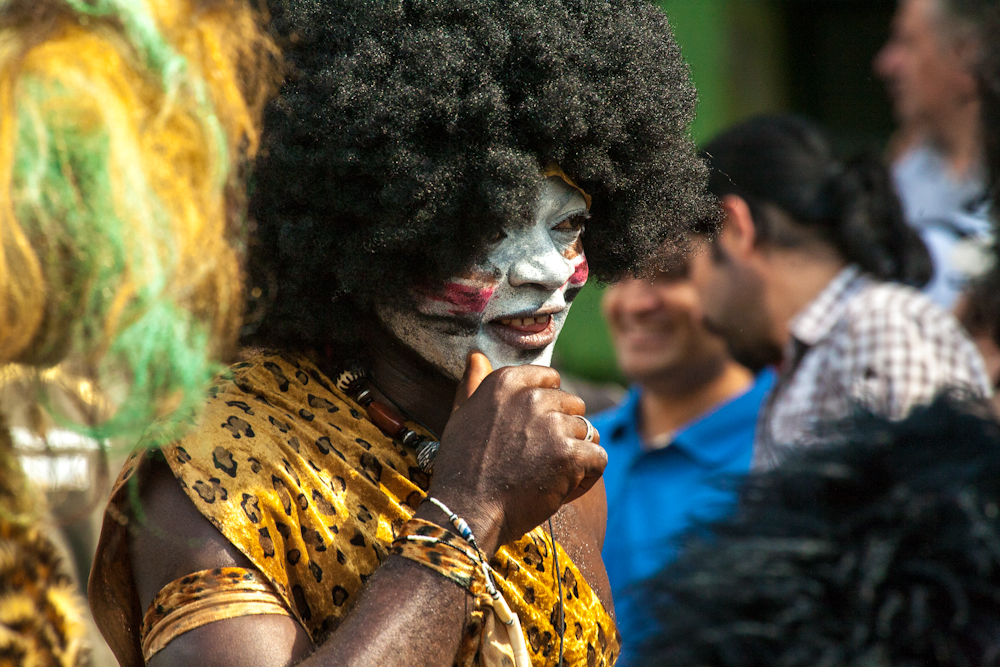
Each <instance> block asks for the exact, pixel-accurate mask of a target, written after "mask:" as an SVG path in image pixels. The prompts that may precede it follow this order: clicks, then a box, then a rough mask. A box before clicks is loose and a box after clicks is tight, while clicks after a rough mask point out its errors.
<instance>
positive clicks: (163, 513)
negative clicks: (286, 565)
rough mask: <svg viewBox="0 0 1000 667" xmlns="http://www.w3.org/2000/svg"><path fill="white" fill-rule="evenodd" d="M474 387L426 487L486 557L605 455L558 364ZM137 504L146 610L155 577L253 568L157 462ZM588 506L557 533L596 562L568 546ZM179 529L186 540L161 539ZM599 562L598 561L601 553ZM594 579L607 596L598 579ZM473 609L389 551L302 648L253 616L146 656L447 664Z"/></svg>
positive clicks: (158, 581) (279, 626) (284, 624)
mask: <svg viewBox="0 0 1000 667" xmlns="http://www.w3.org/2000/svg"><path fill="white" fill-rule="evenodd" d="M467 375H468V374H467ZM466 380H467V381H470V380H469V378H468V377H467V378H466ZM473 381H474V380H473ZM483 385H484V386H483V390H482V391H476V392H475V393H473V391H471V390H469V389H472V388H474V387H471V388H467V389H466V391H465V395H469V394H471V395H472V397H471V398H470V399H468V401H466V402H465V405H463V406H462V407H461V408H460V409H458V410H457V411H456V412H455V414H454V415H453V417H452V419H450V420H449V422H448V427H447V428H446V429H445V433H444V435H443V436H442V448H441V454H440V455H439V458H438V460H437V462H436V464H435V465H436V471H435V477H434V481H433V482H432V487H431V493H432V495H434V496H435V497H437V498H439V499H441V500H443V501H444V502H445V503H446V504H448V505H449V506H450V507H451V508H452V509H453V510H454V511H455V512H456V513H458V514H459V515H460V516H462V517H464V518H465V519H466V520H467V521H468V522H469V524H470V525H471V526H472V528H473V531H474V532H475V533H476V535H477V538H478V540H479V543H480V546H481V547H482V548H483V550H484V551H486V552H487V554H492V553H493V552H494V551H495V550H496V549H497V547H498V546H499V545H500V544H502V543H506V542H508V541H510V540H513V539H516V538H517V537H519V536H520V535H522V534H524V533H525V532H527V531H528V530H530V529H531V528H533V527H534V526H537V525H539V524H542V523H544V522H545V521H546V520H547V518H548V517H549V516H551V515H552V514H554V513H555V512H556V511H557V510H558V509H559V508H560V507H561V506H562V505H563V504H564V503H565V502H566V501H568V500H569V501H573V500H576V499H577V498H580V497H581V496H582V495H583V494H585V493H586V492H587V491H588V490H590V489H591V488H592V487H593V486H594V484H595V483H596V482H597V480H598V479H599V476H600V473H601V472H602V471H603V468H604V464H605V462H606V455H605V454H604V451H603V450H602V449H600V448H599V447H597V446H596V445H593V444H591V443H585V442H583V441H582V436H583V433H584V432H585V427H584V426H583V422H582V421H581V420H579V419H576V418H574V417H571V416H570V415H573V414H582V412H583V405H582V401H580V400H579V399H578V398H576V397H573V396H570V395H569V394H565V393H564V392H560V391H557V389H556V388H557V387H558V385H559V379H558V374H557V373H556V372H555V371H552V370H551V369H545V368H539V367H520V368H506V369H501V370H500V371H498V372H497V373H493V374H491V375H490V376H489V377H488V378H487V380H486V381H485V382H484V383H483ZM459 394H460V395H462V392H461V391H460V392H459ZM601 491H602V489H601ZM601 495H602V496H603V493H602V494H601ZM143 499H144V505H145V508H146V511H147V514H148V523H147V524H146V525H147V526H155V527H157V528H156V529H147V530H141V531H139V532H138V534H137V535H136V536H134V538H133V541H132V565H133V572H134V574H135V578H136V581H137V585H138V587H139V597H140V603H141V604H142V605H143V606H144V607H145V606H148V604H149V603H150V601H151V600H152V598H153V596H154V595H155V593H156V592H157V591H158V590H159V589H160V588H161V587H162V586H164V585H166V584H167V583H169V582H170V581H173V580H174V579H177V578H179V577H182V576H184V575H186V574H189V573H191V572H194V571H198V570H202V569H209V568H214V567H225V566H243V567H246V566H248V565H249V564H248V563H247V562H246V560H245V558H244V557H243V556H242V555H241V554H239V553H238V552H237V551H236V549H235V548H234V547H233V546H232V545H231V544H229V542H228V541H227V540H226V539H225V538H224V537H223V536H222V535H221V533H219V532H218V531H217V530H216V529H215V528H214V527H213V526H212V525H211V524H209V523H208V521H207V520H205V519H204V518H203V517H202V516H201V515H200V514H198V513H197V510H196V509H195V508H194V506H193V504H192V503H191V502H190V501H189V500H188V499H187V498H186V496H184V493H183V491H182V490H181V489H180V488H179V486H178V485H177V483H176V481H175V480H174V479H173V478H172V475H171V474H170V472H169V471H168V470H166V469H165V467H161V469H160V470H157V471H156V472H155V473H154V475H153V476H152V478H151V479H150V480H149V483H148V484H147V485H146V487H145V489H144V493H143ZM591 505H593V506H602V505H603V499H600V500H599V501H597V502H596V504H595V503H593V501H590V500H589V499H588V501H586V502H583V503H582V504H581V508H582V509H581V512H582V514H581V515H577V516H575V517H574V516H570V517H569V518H568V519H567V522H566V523H565V525H562V523H561V528H558V529H557V537H558V538H559V539H560V541H566V542H567V543H568V544H570V545H571V546H572V547H573V551H580V554H579V556H580V557H581V558H582V559H583V561H584V562H586V563H593V556H594V554H593V549H590V552H591V553H589V554H587V553H584V551H585V550H579V549H576V545H577V544H578V543H579V544H587V543H590V544H592V543H593V538H594V535H593V531H592V530H588V531H587V532H586V533H585V534H580V531H581V530H583V529H582V528H580V526H581V525H584V524H588V523H590V521H588V520H582V519H581V516H589V515H590V514H591V513H592V512H593V510H592V509H589V510H588V509H586V508H587V507H590V506H591ZM417 516H418V517H420V518H424V519H426V520H428V521H432V522H434V523H438V524H439V525H443V526H448V525H449V523H448V520H447V517H445V516H444V515H443V514H442V513H441V512H440V510H438V509H437V508H435V507H434V506H433V505H431V504H426V503H425V504H424V505H423V506H422V507H421V508H420V510H419V511H418V512H417ZM563 532H565V533H566V534H563ZM178 535H183V536H184V540H182V541H181V540H178V539H177V538H176V537H174V538H171V537H169V536H178ZM598 551H599V548H598ZM570 555H571V557H572V558H574V560H575V559H576V558H577V557H578V555H577V554H574V553H572V552H571V554H570ZM588 556H589V558H588ZM596 558H597V562H598V563H599V558H600V554H599V553H597V554H596ZM584 567H586V569H587V570H589V569H592V568H591V567H587V566H584ZM601 571H603V568H601ZM585 574H587V572H586V570H585ZM600 582H603V584H604V585H603V586H602V585H601V583H600ZM595 583H596V584H597V585H596V586H595V588H597V589H598V590H599V591H601V589H602V588H603V589H604V592H605V593H606V588H607V587H606V577H602V578H600V579H599V580H598V581H597V582H595ZM602 599H603V600H605V604H606V605H607V606H608V607H609V608H610V600H609V599H608V598H607V597H605V595H602ZM470 609H471V598H470V597H469V596H468V595H467V593H466V592H465V591H464V590H462V589H461V588H459V587H458V586H457V585H455V584H454V583H452V582H451V581H449V580H447V579H445V578H444V577H441V576H440V575H438V574H436V573H434V572H433V571H431V570H429V569H427V568H425V567H422V566H420V565H419V564H416V563H413V562H411V561H408V560H406V559H403V558H399V557H390V558H389V559H388V560H387V561H386V562H385V564H384V565H383V566H382V567H381V568H379V570H378V572H377V573H376V574H375V575H374V576H373V577H372V579H371V580H370V581H369V582H368V583H367V585H366V586H365V589H364V592H363V594H362V595H361V596H360V598H359V600H358V603H357V606H356V607H355V608H354V609H353V610H352V611H351V613H350V614H349V615H348V617H347V618H346V620H345V621H344V623H343V624H342V625H341V626H340V627H339V628H338V629H337V630H336V631H334V632H333V633H332V634H331V635H330V637H329V638H327V639H326V641H325V642H324V643H323V644H322V645H321V646H320V647H319V648H318V649H317V650H316V651H315V652H314V653H312V654H311V655H309V654H308V652H309V649H310V645H311V644H310V642H309V639H308V637H307V635H306V633H305V631H304V630H303V629H302V628H301V627H299V626H298V624H297V623H296V622H295V621H293V620H292V619H291V618H288V617H281V616H252V617H246V618H240V619H231V620H225V621H217V622H215V623H212V624H209V625H206V626H203V627H202V628H199V629H198V630H195V631H192V632H188V633H186V634H184V635H181V636H180V637H178V638H177V639H175V640H174V641H172V642H171V643H170V644H169V645H168V647H167V648H166V649H164V650H163V651H161V652H160V653H158V654H157V655H156V656H154V657H153V659H152V660H151V661H150V663H149V664H150V665H151V666H153V667H165V666H173V665H190V664H193V663H197V664H200V665H219V666H223V665H226V666H228V665H232V666H234V667H235V666H236V665H241V666H242V665H249V666H255V665H260V666H261V667H264V666H267V667H271V666H277V665H290V664H302V665H304V666H319V665H417V666H419V665H427V666H428V667H430V666H432V665H440V666H447V665H450V664H451V663H452V660H453V657H454V655H455V653H456V651H457V649H458V645H459V641H460V638H461V633H462V630H463V628H464V625H465V622H466V620H467V618H468V613H469V610H470Z"/></svg>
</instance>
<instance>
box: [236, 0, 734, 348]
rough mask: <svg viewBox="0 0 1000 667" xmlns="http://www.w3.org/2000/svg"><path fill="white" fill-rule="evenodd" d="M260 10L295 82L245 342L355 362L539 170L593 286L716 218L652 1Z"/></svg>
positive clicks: (683, 94)
mask: <svg viewBox="0 0 1000 667" xmlns="http://www.w3.org/2000/svg"><path fill="white" fill-rule="evenodd" d="M272 5H274V6H273V7H272V13H273V16H274V18H273V22H274V25H275V26H277V29H278V31H279V32H280V33H282V34H286V35H287V36H288V41H289V42H290V46H291V48H289V49H288V53H289V56H288V59H289V61H290V65H291V67H292V68H293V73H292V75H291V77H290V79H289V81H288V83H287V84H286V86H285V89H284V94H283V95H282V98H281V100H280V101H279V102H277V103H275V104H273V105H272V106H271V107H270V109H269V110H268V111H267V116H266V118H265V126H266V128H267V135H266V137H265V141H264V146H263V150H262V153H263V156H262V159H261V160H260V161H259V162H258V165H257V169H256V172H255V181H256V192H255V196H254V197H253V199H252V202H251V207H252V211H251V215H252V216H253V217H254V218H255V220H256V233H255V241H254V243H253V246H252V247H251V261H250V271H251V279H252V281H253V282H254V287H255V288H256V289H255V290H254V291H253V292H252V294H257V295H259V298H257V299H254V300H252V301H251V322H250V323H248V325H247V326H246V328H245V331H246V339H247V340H248V342H251V343H255V344H260V345H265V346H269V347H282V348H285V347H302V346H312V347H315V348H318V349H322V348H323V347H324V346H327V345H329V344H330V343H331V342H333V343H334V344H335V345H336V346H337V347H338V350H337V354H338V355H343V356H346V355H350V354H357V353H359V352H362V353H363V352H364V351H365V350H364V348H365V346H364V345H363V343H364V341H363V340H362V339H361V338H365V336H364V335H365V334H367V332H368V330H367V329H366V328H365V327H360V326H358V324H359V322H363V321H365V320H366V319H370V318H371V317H372V315H373V306H374V305H375V304H380V303H392V302H395V303H399V302H400V301H405V300H406V299H407V298H409V296H410V295H411V293H412V289H411V288H413V287H414V286H415V285H430V286H434V285H440V284H441V283H443V281H444V280H445V279H446V278H448V277H450V276H453V275H455V274H457V273H459V272H461V271H464V270H466V269H468V268H469V267H470V266H471V265H472V264H473V263H475V262H476V261H478V260H482V259H483V258H484V256H485V254H486V252H487V249H488V247H489V245H490V243H491V241H492V240H493V239H495V238H496V237H497V235H498V234H501V233H503V231H504V230H505V229H507V228H508V227H510V226H511V225H519V224H520V225H523V224H525V223H526V222H527V221H529V220H530V218H531V209H532V205H533V203H534V202H535V200H536V199H537V197H538V195H539V192H540V189H541V180H540V179H539V178H538V174H539V171H540V170H541V169H542V168H544V167H545V166H546V165H548V164H550V163H554V164H556V165H558V166H559V167H560V168H561V169H562V170H563V171H564V172H565V173H566V174H568V175H569V176H570V177H571V178H572V179H573V180H574V181H575V182H576V184H577V185H579V187H580V188H582V189H583V190H584V191H586V192H587V193H589V195H590V196H591V197H592V199H593V206H592V208H591V210H590V219H589V220H588V222H587V225H586V229H585V231H584V235H583V241H584V245H585V246H586V253H587V260H588V264H589V269H590V274H591V276H592V277H594V278H596V279H598V280H601V281H606V282H611V281H615V280H618V279H620V278H622V277H624V276H625V275H627V274H630V273H636V272H642V271H644V270H648V269H650V268H653V267H652V266H651V262H654V261H656V260H662V259H664V258H663V256H662V255H663V254H664V252H665V251H667V252H669V251H671V250H676V249H678V248H682V247H683V240H684V235H685V231H686V228H687V227H688V226H689V225H690V224H691V223H692V222H694V221H696V220H703V219H709V220H713V219H715V218H716V217H717V214H716V213H715V210H714V200H713V199H711V198H709V197H706V195H705V193H704V183H705V180H706V178H707V175H706V170H705V167H704V165H703V163H702V161H701V160H699V159H698V158H697V157H696V155H695V153H694V150H693V146H692V143H691V141H690V139H689V138H688V134H687V128H688V126H689V124H690V122H691V120H692V118H693V112H694V106H695V101H696V98H695V91H694V88H693V87H692V86H691V84H690V83H689V75H688V67H687V65H686V63H685V62H684V61H683V59H682V58H681V56H680V53H679V50H678V47H677V45H676V43H675V42H674V40H673V39H672V38H671V37H670V33H669V29H668V28H667V22H666V18H665V17H664V16H663V15H662V13H661V12H660V10H658V9H657V8H656V7H655V6H653V5H652V4H651V3H649V2H648V1H646V0H627V1H622V0H617V1H615V2H606V1H599V0H583V1H564V2H551V1H548V0H546V1H542V0H535V1H531V2H504V1H503V0H495V1H491V2H464V1H463V0H435V1H434V2H374V3H354V2H348V1H346V0H345V1H343V2H320V1H313V2H306V1H299V2H295V1H290V0H273V1H272ZM667 259H669V258H667ZM255 312H262V313H263V315H262V316H259V317H258V318H257V320H256V321H253V319H254V318H253V316H252V313H255Z"/></svg>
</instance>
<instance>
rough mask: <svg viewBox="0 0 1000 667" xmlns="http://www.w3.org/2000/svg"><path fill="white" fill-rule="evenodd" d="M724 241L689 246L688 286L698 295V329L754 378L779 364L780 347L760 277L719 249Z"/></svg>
mask: <svg viewBox="0 0 1000 667" xmlns="http://www.w3.org/2000/svg"><path fill="white" fill-rule="evenodd" d="M723 242H724V239H722V238H719V239H717V240H716V241H715V242H710V241H708V240H707V239H705V238H701V239H699V240H696V241H695V248H694V252H693V253H692V256H691V258H690V259H689V260H688V261H689V263H690V273H691V284H692V285H693V287H694V288H695V291H696V292H697V294H698V298H699V299H700V301H701V307H702V312H703V318H704V326H705V328H706V329H708V330H709V331H711V332H713V333H715V334H717V335H719V336H721V337H722V338H723V339H724V340H725V341H726V346H727V347H728V348H729V353H730V354H731V355H732V357H733V359H735V360H736V361H738V362H739V363H741V364H743V365H744V366H746V367H747V368H749V369H750V370H751V371H753V372H754V373H757V372H760V371H761V370H763V369H764V368H765V367H766V366H769V365H772V364H777V363H780V362H781V358H782V355H783V352H782V347H783V344H784V341H782V340H780V339H779V338H777V337H776V336H775V333H774V332H775V330H776V329H777V327H776V326H775V323H774V322H772V321H771V319H770V317H769V315H768V313H769V310H768V308H767V302H766V294H767V290H766V287H765V284H764V280H763V279H762V277H761V276H760V274H759V273H758V272H757V271H756V270H755V269H754V267H753V266H752V265H750V264H749V263H745V262H742V261H740V260H739V259H737V258H736V257H735V256H734V255H733V254H731V253H729V252H727V251H726V249H725V248H724V247H723V245H724V243H723Z"/></svg>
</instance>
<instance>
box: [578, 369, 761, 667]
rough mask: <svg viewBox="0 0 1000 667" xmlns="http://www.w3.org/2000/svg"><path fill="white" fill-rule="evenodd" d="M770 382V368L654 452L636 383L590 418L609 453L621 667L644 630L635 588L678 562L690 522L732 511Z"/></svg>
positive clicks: (610, 565) (611, 556)
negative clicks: (645, 444) (648, 445)
mask: <svg viewBox="0 0 1000 667" xmlns="http://www.w3.org/2000/svg"><path fill="white" fill-rule="evenodd" d="M773 383H774V373H773V372H772V371H770V370H765V371H764V372H762V373H761V374H760V375H758V376H757V378H756V380H755V381H754V384H753V385H751V387H750V388H749V389H748V390H747V391H746V393H744V394H742V395H740V396H737V397H735V398H733V399H730V400H729V401H727V402H726V403H723V404H721V405H719V406H717V407H716V408H715V409H714V410H712V411H710V412H708V413H706V414H705V415H703V416H701V417H699V418H698V419H696V420H695V421H693V422H691V423H689V424H688V425H686V426H684V427H683V428H682V429H680V430H679V431H678V432H677V434H676V435H675V436H674V438H673V440H671V441H670V444H669V445H668V446H666V447H664V448H662V449H657V450H653V451H645V450H643V448H642V442H641V437H640V435H639V430H638V426H639V396H640V390H639V388H638V387H633V388H632V389H631V390H630V391H629V393H628V394H627V396H626V397H625V400H624V401H623V402H622V403H621V404H620V405H619V406H617V407H615V408H612V409H611V410H607V411H605V412H602V413H601V414H599V415H597V416H596V417H594V419H593V420H592V421H593V423H594V426H595V427H596V428H597V429H598V430H599V431H600V433H601V445H603V446H604V448H605V449H606V450H607V452H608V467H607V468H606V469H605V470H604V485H605V487H606V489H607V494H608V529H607V533H606V535H605V538H604V550H603V552H602V556H603V557H604V564H605V566H606V567H607V570H608V578H609V579H610V581H611V590H612V593H613V594H614V598H615V613H616V615H617V618H618V627H619V630H620V631H621V633H622V638H623V640H624V644H623V652H622V658H621V659H620V661H619V665H628V664H630V660H629V657H630V654H631V653H632V650H630V649H631V648H634V643H635V642H636V641H637V640H639V639H641V637H642V636H643V635H644V630H643V622H642V621H643V616H642V614H641V613H638V612H639V611H640V610H637V609H635V608H634V607H635V603H634V601H633V599H632V598H633V596H632V595H631V594H630V589H631V588H632V587H633V586H634V584H637V583H640V582H642V581H643V580H645V579H648V578H649V577H651V576H652V575H654V574H656V573H657V572H658V571H660V570H661V569H662V568H663V567H664V566H665V565H666V564H667V563H669V562H671V561H672V560H674V558H675V557H676V555H677V549H678V544H677V542H678V540H679V538H681V537H682V536H683V534H684V532H685V531H686V530H687V528H688V527H689V526H691V525H692V523H696V522H697V523H700V522H704V521H711V520H713V519H717V518H720V517H722V516H724V515H725V514H726V513H727V512H728V511H729V510H730V508H731V507H732V505H733V503H734V502H735V491H734V490H732V487H733V485H732V483H731V482H732V480H733V478H736V477H739V476H740V475H744V474H746V473H747V472H748V471H749V470H750V460H751V458H752V454H753V439H754V427H755V425H756V423H757V413H758V412H759V411H760V407H761V403H762V401H763V400H764V397H765V396H766V395H767V393H768V391H770V389H771V385H772V384H773ZM727 480H729V481H730V484H729V485H727V484H726V482H727Z"/></svg>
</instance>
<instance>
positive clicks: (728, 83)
mask: <svg viewBox="0 0 1000 667" xmlns="http://www.w3.org/2000/svg"><path fill="white" fill-rule="evenodd" d="M658 4H659V5H660V6H661V7H662V8H663V10H664V11H665V12H666V13H667V16H668V17H669V19H670V22H671V24H672V25H673V28H674V32H675V34H676V36H677V41H678V42H679V43H680V45H681V48H682V50H683V52H684V56H685V58H686V59H687V61H688V63H689V64H690V65H691V73H692V76H693V78H694V82H695V85H696V86H697V88H698V97H699V105H698V116H697V119H696V120H695V122H694V125H693V126H692V128H691V133H692V136H693V137H694V139H695V141H697V142H699V143H703V142H705V141H707V140H709V139H711V138H712V137H713V136H714V135H715V134H716V133H717V132H719V131H720V130H722V129H725V128H726V127H728V126H729V125H731V124H733V123H735V122H737V121H739V120H742V119H744V118H747V117H749V116H753V115H756V114H760V113H769V112H781V111H791V112H795V113H801V114H804V115H807V116H809V117H811V118H813V119H815V120H817V121H819V122H820V123H822V124H823V125H824V126H826V128H827V129H829V130H830V131H831V132H832V134H833V136H834V139H835V141H836V143H837V145H838V148H839V150H840V151H841V152H843V153H844V154H848V153H851V152H854V151H857V150H860V149H866V148H867V149H875V150H881V148H882V147H883V146H884V145H885V143H886V141H887V140H888V138H889V135H890V133H891V132H892V128H893V123H892V115H891V109H890V106H889V101H888V98H887V97H886V95H885V92H884V89H883V87H882V84H881V82H880V81H879V80H878V79H877V78H876V77H875V76H874V74H873V73H872V65H871V63H872V59H873V58H874V57H875V54H876V53H877V52H878V50H879V48H881V46H882V44H883V43H884V42H885V40H886V38H887V36H888V34H889V24H890V21H891V18H892V13H893V10H894V9H895V0H661V2H659V3H658ZM601 291H602V290H601V287H600V286H598V285H596V284H593V283H591V284H588V285H587V287H586V288H584V290H583V292H581V293H580V295H579V296H578V297H577V300H576V302H575V303H574V305H573V309H572V310H571V311H570V316H569V319H568V320H567V322H566V326H565V328H564V329H563V333H562V335H561V336H560V338H559V342H558V343H557V344H556V353H555V354H556V358H555V363H556V365H557V366H558V367H559V368H560V369H561V370H562V371H564V372H568V373H570V374H573V375H576V376H579V377H581V378H584V379H588V380H593V381H612V382H624V380H623V379H622V378H621V376H620V374H619V373H618V370H617V368H616V366H615V360H614V353H613V351H612V349H611V342H610V340H609V338H608V332H607V327H606V326H605V323H604V319H603V318H602V317H601V308H600V300H601Z"/></svg>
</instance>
